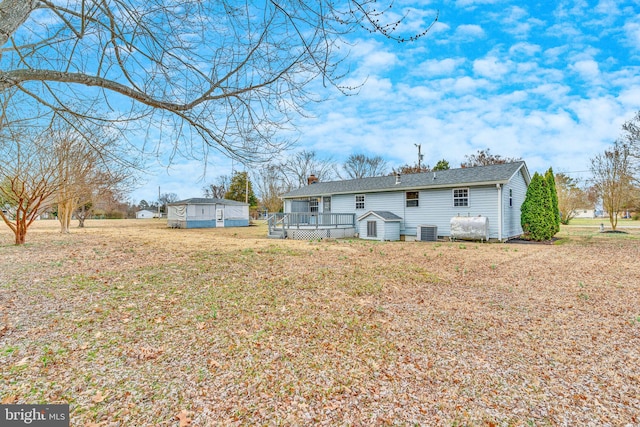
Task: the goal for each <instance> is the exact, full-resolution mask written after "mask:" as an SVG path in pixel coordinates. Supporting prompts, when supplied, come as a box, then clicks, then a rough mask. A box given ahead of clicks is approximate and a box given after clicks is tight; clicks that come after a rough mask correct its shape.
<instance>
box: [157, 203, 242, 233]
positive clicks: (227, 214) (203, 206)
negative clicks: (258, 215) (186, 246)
mask: <svg viewBox="0 0 640 427" xmlns="http://www.w3.org/2000/svg"><path fill="white" fill-rule="evenodd" d="M167 223H168V226H169V227H171V228H217V227H247V226H248V225H249V205H248V204H247V203H242V202H236V201H235V200H227V199H200V198H193V199H186V200H181V201H178V202H175V203H169V205H168V212H167Z"/></svg>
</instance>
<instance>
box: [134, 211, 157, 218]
mask: <svg viewBox="0 0 640 427" xmlns="http://www.w3.org/2000/svg"><path fill="white" fill-rule="evenodd" d="M157 216H158V214H157V213H155V212H153V211H150V210H148V209H142V210H141V211H137V212H136V219H148V218H156V217H157Z"/></svg>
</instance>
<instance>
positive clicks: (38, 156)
mask: <svg viewBox="0 0 640 427" xmlns="http://www.w3.org/2000/svg"><path fill="white" fill-rule="evenodd" d="M5 131H6V129H5ZM3 136H4V137H5V138H6V139H5V138H3V139H2V140H0V158H2V159H3V161H1V162H0V202H1V203H2V209H1V210H0V217H1V218H2V220H3V221H4V223H5V224H6V225H7V226H8V227H9V228H10V229H11V231H12V232H13V233H14V235H15V244H16V245H21V244H24V243H25V241H26V236H27V230H28V229H29V227H30V226H31V225H32V224H33V222H34V221H35V220H36V219H37V218H38V216H39V215H40V214H41V213H42V212H43V211H44V210H45V209H47V208H50V207H52V206H53V205H54V203H55V194H56V192H57V191H58V189H59V183H60V181H59V180H58V176H57V172H58V168H57V167H58V165H57V161H56V159H55V153H54V150H53V148H52V147H51V145H50V144H49V141H48V138H46V137H45V136H44V135H33V134H32V133H29V132H28V131H23V132H20V133H12V134H11V135H10V136H12V137H11V138H9V137H8V135H7V134H6V132H5V133H4V135H3ZM9 159H11V160H10V161H9Z"/></svg>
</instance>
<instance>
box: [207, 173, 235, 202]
mask: <svg viewBox="0 0 640 427" xmlns="http://www.w3.org/2000/svg"><path fill="white" fill-rule="evenodd" d="M230 182H231V178H229V175H220V176H219V177H217V178H216V181H215V183H211V184H207V185H205V186H204V187H202V194H203V195H204V197H206V198H209V199H224V195H225V194H226V193H227V191H229V184H230Z"/></svg>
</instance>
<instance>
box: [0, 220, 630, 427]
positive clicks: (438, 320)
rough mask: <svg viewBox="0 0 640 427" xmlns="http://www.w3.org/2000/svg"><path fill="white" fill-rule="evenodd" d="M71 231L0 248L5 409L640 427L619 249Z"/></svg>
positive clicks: (77, 420)
mask: <svg viewBox="0 0 640 427" xmlns="http://www.w3.org/2000/svg"><path fill="white" fill-rule="evenodd" d="M87 227H88V228H86V229H84V230H77V229H74V230H73V233H72V234H71V235H60V234H59V233H57V232H56V229H55V223H44V222H43V223H40V224H38V225H37V227H36V228H34V229H33V230H30V233H29V235H28V236H27V240H28V244H27V245H25V246H23V247H15V246H13V245H11V242H12V239H11V235H10V234H9V233H8V232H7V231H6V230H4V231H3V232H0V373H1V378H2V382H0V396H1V398H2V401H3V402H4V403H40V402H42V403H63V402H64V403H69V404H70V405H71V421H72V425H74V426H76V425H102V426H110V425H126V426H133V425H160V426H163V425H164V426H177V425H193V426H209V425H270V424H280V425H318V424H321V425H322V424H326V425H345V424H346V425H387V424H389V425H393V424H399V425H412V424H417V425H465V424H466V425H637V424H639V423H640V419H639V418H638V414H640V398H639V397H638V396H640V381H639V379H640V355H639V354H638V351H637V350H638V348H640V309H639V307H640V266H639V264H638V262H637V260H638V257H639V256H640V245H639V244H638V243H639V237H640V236H639V235H638V234H634V233H630V234H628V235H603V234H600V233H598V232H597V231H593V230H591V231H589V230H581V229H575V228H572V229H566V230H565V231H563V234H562V236H560V237H562V238H563V244H561V245H505V244H487V243H484V244H480V243H470V242H464V243H460V242H446V243H442V242H437V243H435V242H433V243H428V242H385V243H382V242H369V241H360V240H356V239H351V240H336V241H321V242H318V241H314V242H306V241H288V240H285V241H281V240H269V239H266V238H265V236H266V230H265V229H264V226H258V227H249V228H245V229H209V230H173V229H167V228H166V223H164V222H162V221H152V220H143V221H142V222H140V221H100V222H88V223H87ZM188 419H190V420H191V421H190V424H189V422H188V421H187V420H188Z"/></svg>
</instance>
